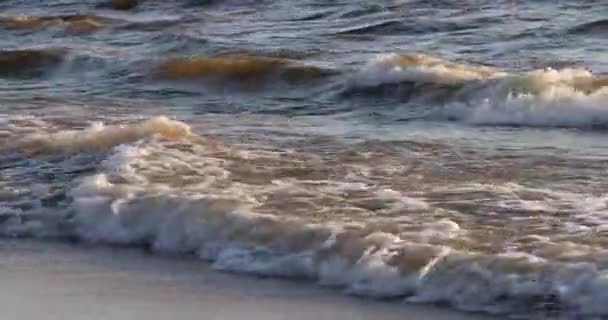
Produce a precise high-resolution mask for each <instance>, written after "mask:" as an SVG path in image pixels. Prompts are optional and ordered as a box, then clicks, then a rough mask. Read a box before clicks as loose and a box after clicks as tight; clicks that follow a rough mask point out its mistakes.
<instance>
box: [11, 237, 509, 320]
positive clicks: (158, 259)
mask: <svg viewBox="0 0 608 320" xmlns="http://www.w3.org/2000/svg"><path fill="white" fill-rule="evenodd" d="M0 281H1V282H0V283H2V287H1V289H0V308H1V309H0V310H2V317H1V318H2V319H6V320H13V319H15V320H16V319H47V320H53V319H57V320H59V319H61V320H69V319H79V320H92V319H104V320H106V319H147V320H155V319H206V320H213V319H218V320H219V319H264V320H272V319H289V320H299V319H302V320H304V319H315V320H320V319H349V320H351V319H375V320H392V319H395V320H397V319H399V320H404V319H407V320H418V319H420V320H422V319H425V320H426V319H432V320H443V319H445V320H447V319H450V320H464V319H469V320H476V319H478V320H482V319H497V318H493V317H486V316H483V315H478V314H466V313H460V312H456V311H452V310H447V309H444V308H439V307H433V306H426V305H425V306H422V305H410V304H406V303H401V302H397V301H393V302H381V301H373V300H369V299H359V298H356V297H349V296H344V295H342V294H341V293H339V292H336V291H334V290H331V289H327V288H320V287H318V286H315V285H313V284H308V283H296V282H294V281H289V280H277V279H260V278H256V277H249V276H242V275H232V274H227V273H220V272H217V271H214V270H211V269H210V268H209V267H208V266H207V265H205V264H204V263H203V262H201V261H198V260H195V259H193V258H189V257H180V256H163V255H151V254H147V253H145V252H142V251H141V250H139V249H124V248H109V247H98V246H83V245H70V244H65V243H56V242H51V243H48V242H47V243H44V242H39V241H31V240H2V241H0Z"/></svg>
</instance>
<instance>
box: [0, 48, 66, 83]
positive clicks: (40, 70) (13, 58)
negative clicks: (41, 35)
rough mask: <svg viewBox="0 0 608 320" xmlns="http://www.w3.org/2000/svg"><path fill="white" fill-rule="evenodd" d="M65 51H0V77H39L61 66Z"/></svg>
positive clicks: (52, 49) (64, 58) (53, 49)
mask: <svg viewBox="0 0 608 320" xmlns="http://www.w3.org/2000/svg"><path fill="white" fill-rule="evenodd" d="M66 57H67V50H64V49H59V48H48V49H23V50H0V75H1V76H17V77H20V76H40V75H43V74H44V73H45V72H48V71H50V70H51V69H53V68H55V67H58V66H59V65H61V64H62V63H63V62H64V61H65V60H66Z"/></svg>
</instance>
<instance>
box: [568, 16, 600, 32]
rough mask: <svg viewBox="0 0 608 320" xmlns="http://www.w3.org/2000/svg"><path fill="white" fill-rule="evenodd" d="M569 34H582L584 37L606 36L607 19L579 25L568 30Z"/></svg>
mask: <svg viewBox="0 0 608 320" xmlns="http://www.w3.org/2000/svg"><path fill="white" fill-rule="evenodd" d="M570 33H575V34H579V33H584V34H586V35H588V34H594V35H608V19H603V20H597V21H593V22H588V23H583V24H580V25H578V26H576V27H574V28H572V29H570Z"/></svg>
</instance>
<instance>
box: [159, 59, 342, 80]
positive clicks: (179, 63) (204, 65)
mask: <svg viewBox="0 0 608 320" xmlns="http://www.w3.org/2000/svg"><path fill="white" fill-rule="evenodd" d="M157 71H158V74H159V75H160V77H161V78H165V79H171V80H179V79H197V78H198V79H204V78H206V79H209V78H215V79H225V80H239V81H251V80H255V79H257V80H260V79H263V78H267V77H279V78H280V79H282V80H285V81H288V82H300V81H309V80H314V79H319V78H323V77H326V76H328V75H331V74H333V72H332V71H331V70H328V69H323V68H320V67H317V66H312V65H303V64H297V63H295V62H292V61H290V60H287V59H281V58H270V57H259V56H251V55H244V54H225V55H218V56H214V57H185V58H172V59H168V60H166V61H164V62H162V63H161V64H160V65H159V66H158V68H157Z"/></svg>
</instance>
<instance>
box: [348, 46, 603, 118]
mask: <svg viewBox="0 0 608 320" xmlns="http://www.w3.org/2000/svg"><path fill="white" fill-rule="evenodd" d="M402 83H409V84H412V85H414V87H413V88H414V89H413V90H414V91H413V92H412V91H411V90H410V91H406V92H407V94H408V95H410V98H412V99H415V98H419V97H435V98H438V100H437V101H438V102H436V103H439V104H440V105H441V107H440V108H439V106H435V107H436V109H435V112H431V115H430V117H433V118H442V119H445V118H447V119H451V120H458V121H463V122H466V123H470V124H484V125H487V124H490V125H520V126H538V127H594V128H595V127H600V128H605V127H606V126H608V105H607V104H606V101H607V100H608V78H606V77H599V76H595V75H593V74H592V73H591V72H590V71H588V70H586V69H580V68H579V69H577V68H565V69H560V70H556V69H551V68H548V69H543V70H532V71H529V72H521V73H509V72H506V71H501V70H498V69H492V68H488V67H483V66H473V65H467V64H459V63H453V62H450V61H446V60H443V59H439V58H435V57H430V56H426V55H397V54H388V55H382V56H380V57H378V58H376V59H375V60H373V61H372V62H370V63H369V64H368V65H366V66H365V67H363V68H362V70H361V71H360V72H359V73H357V74H356V75H355V77H354V78H353V79H352V80H351V82H350V83H349V87H350V88H355V89H356V88H360V87H364V88H373V87H382V86H383V85H387V84H402ZM425 102H426V103H431V104H432V103H433V100H430V102H429V100H425Z"/></svg>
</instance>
